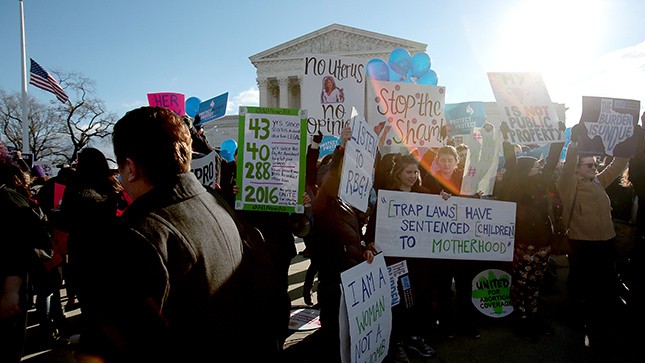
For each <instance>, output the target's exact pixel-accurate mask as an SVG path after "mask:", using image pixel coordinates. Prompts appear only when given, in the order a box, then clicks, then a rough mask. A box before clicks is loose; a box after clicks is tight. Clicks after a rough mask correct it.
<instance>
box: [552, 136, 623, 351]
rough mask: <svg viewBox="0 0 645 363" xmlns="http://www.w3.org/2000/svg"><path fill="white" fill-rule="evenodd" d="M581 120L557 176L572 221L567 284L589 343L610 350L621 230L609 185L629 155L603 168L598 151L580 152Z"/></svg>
mask: <svg viewBox="0 0 645 363" xmlns="http://www.w3.org/2000/svg"><path fill="white" fill-rule="evenodd" d="M581 129H582V127H580V124H578V125H576V126H574V127H573V129H572V130H571V143H570V144H569V147H568V148H567V155H566V159H565V163H564V167H563V169H562V173H561V175H560V178H559V180H558V191H559V193H560V199H561V201H562V207H563V208H562V217H563V221H564V224H565V226H568V227H569V244H570V248H571V252H570V254H569V277H568V288H569V291H570V292H571V294H572V295H573V296H574V298H575V301H576V303H577V307H578V309H576V311H580V312H581V313H582V319H583V321H584V323H585V327H586V333H587V337H588V339H589V345H590V346H591V348H592V349H594V350H596V349H597V350H598V353H610V352H609V351H608V349H610V348H611V347H612V344H611V339H612V337H611V330H610V327H611V322H612V315H611V312H612V311H614V309H615V307H616V305H615V304H616V302H617V297H618V295H617V289H616V286H617V281H616V278H617V275H616V266H615V262H616V259H615V255H616V254H615V240H614V238H615V237H616V232H615V230H614V224H613V221H612V217H611V201H610V200H609V196H608V195H607V192H606V191H605V188H607V187H608V186H609V185H610V184H611V183H612V182H613V181H614V180H615V179H616V178H618V177H619V176H620V175H622V173H623V170H624V169H625V167H626V166H627V162H628V161H629V158H625V157H615V158H614V159H613V160H612V161H611V163H610V164H609V165H607V166H606V167H605V168H604V169H603V170H602V171H601V172H597V168H598V164H597V162H596V158H595V156H594V155H578V138H579V137H580V135H579V133H580V132H581Z"/></svg>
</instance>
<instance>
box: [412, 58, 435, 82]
mask: <svg viewBox="0 0 645 363" xmlns="http://www.w3.org/2000/svg"><path fill="white" fill-rule="evenodd" d="M429 70H430V56H429V55H428V54H427V53H417V54H415V55H413V56H412V59H411V60H410V71H411V72H412V75H413V76H415V77H417V78H421V77H423V76H424V75H425V74H426V73H428V71H429Z"/></svg>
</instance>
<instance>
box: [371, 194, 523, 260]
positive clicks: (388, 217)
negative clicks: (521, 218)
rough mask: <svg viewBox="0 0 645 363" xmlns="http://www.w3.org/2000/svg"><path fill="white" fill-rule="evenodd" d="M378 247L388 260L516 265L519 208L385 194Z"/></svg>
mask: <svg viewBox="0 0 645 363" xmlns="http://www.w3.org/2000/svg"><path fill="white" fill-rule="evenodd" d="M376 203H377V205H378V207H377V210H376V237H375V241H376V246H377V248H379V250H381V251H383V254H384V255H385V256H398V257H422V258H443V259H459V260H486V261H512V260H513V243H514V240H515V203H511V202H501V201H496V200H486V199H476V198H461V197H450V198H449V199H448V200H443V198H442V197H441V196H439V195H434V194H421V193H410V192H398V191H388V190H379V192H378V197H377V202H376Z"/></svg>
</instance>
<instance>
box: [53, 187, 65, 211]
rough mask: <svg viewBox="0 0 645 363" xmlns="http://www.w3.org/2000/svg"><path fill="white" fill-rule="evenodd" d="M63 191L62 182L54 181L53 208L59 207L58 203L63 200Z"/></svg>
mask: <svg viewBox="0 0 645 363" xmlns="http://www.w3.org/2000/svg"><path fill="white" fill-rule="evenodd" d="M64 193H65V186H64V185H63V184H59V183H54V209H58V208H60V203H61V202H62V201H63V194H64Z"/></svg>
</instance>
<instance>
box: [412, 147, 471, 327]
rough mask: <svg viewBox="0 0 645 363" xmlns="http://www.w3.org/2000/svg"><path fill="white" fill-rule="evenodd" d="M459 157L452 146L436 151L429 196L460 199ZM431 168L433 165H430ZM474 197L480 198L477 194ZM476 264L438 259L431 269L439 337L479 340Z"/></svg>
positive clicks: (426, 183)
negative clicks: (473, 297)
mask: <svg viewBox="0 0 645 363" xmlns="http://www.w3.org/2000/svg"><path fill="white" fill-rule="evenodd" d="M458 161H459V153H458V152H457V149H455V147H454V146H452V145H447V146H443V147H441V148H439V149H438V150H437V155H436V157H435V160H434V162H435V163H436V164H437V165H438V167H439V168H438V170H437V171H436V172H433V171H429V172H428V175H426V177H425V178H424V179H423V186H425V187H426V188H428V189H429V190H430V192H431V193H432V194H439V195H441V197H443V198H444V199H445V200H447V199H448V198H450V197H451V196H452V195H459V196H461V195H460V194H461V193H460V192H461V181H462V179H463V170H462V169H459V168H457V164H458ZM429 165H432V164H429ZM475 196H477V197H478V196H479V195H478V194H477V195H475ZM476 266H477V263H475V262H474V261H465V260H443V259H438V260H436V261H434V263H433V265H432V276H433V282H432V283H433V285H434V287H435V288H436V291H437V297H436V299H437V309H438V315H439V322H440V326H439V327H440V329H441V331H442V334H443V335H445V336H447V337H449V338H452V337H454V336H455V334H457V333H460V334H463V335H466V336H470V337H473V338H479V337H480V334H479V330H478V329H477V328H476V327H475V325H474V320H475V317H476V315H475V314H476V313H477V312H476V311H475V309H474V307H473V304H472V302H471V291H472V287H471V285H472V280H473V278H474V277H475V275H476V273H477V272H478V271H476V270H477V269H476ZM453 279H454V281H455V290H456V298H455V305H456V306H455V307H454V308H453V303H452V281H453Z"/></svg>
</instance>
